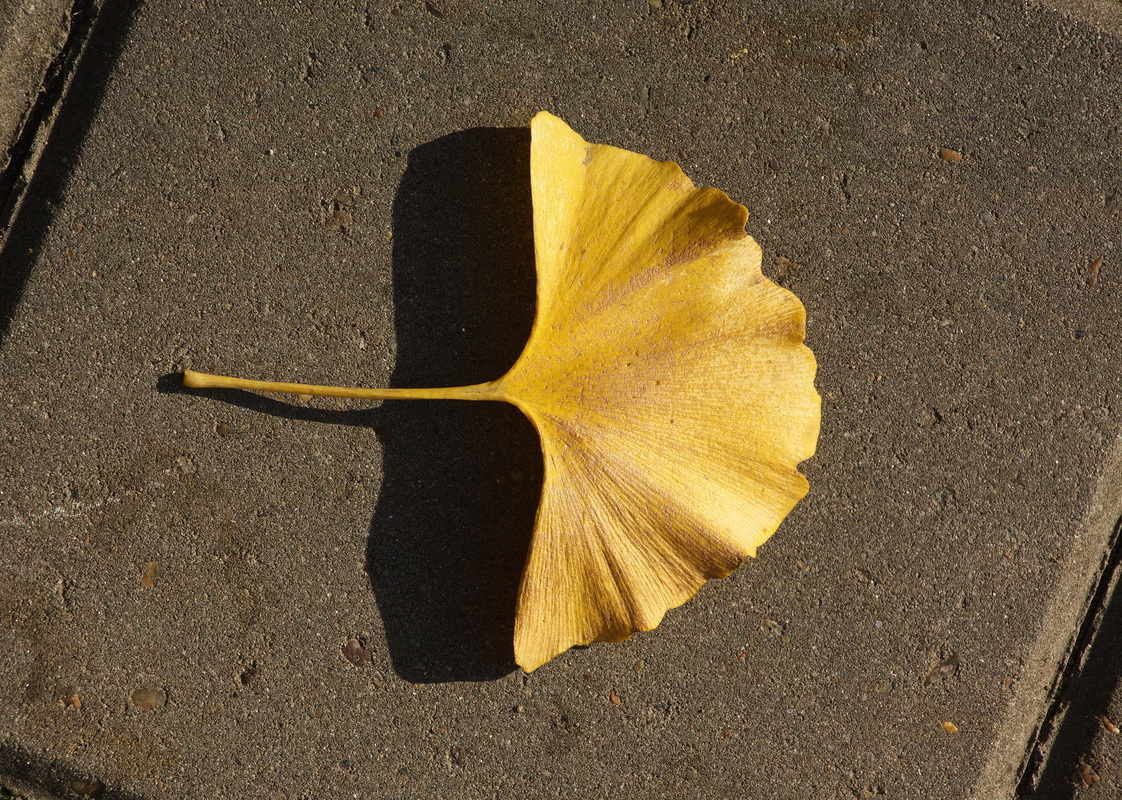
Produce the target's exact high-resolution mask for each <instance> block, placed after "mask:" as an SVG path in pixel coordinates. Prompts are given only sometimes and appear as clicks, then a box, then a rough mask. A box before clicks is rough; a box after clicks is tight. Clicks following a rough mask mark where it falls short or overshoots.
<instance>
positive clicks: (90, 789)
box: [70, 778, 105, 797]
mask: <svg viewBox="0 0 1122 800" xmlns="http://www.w3.org/2000/svg"><path fill="white" fill-rule="evenodd" d="M70 788H71V789H73V790H74V794H77V795H81V796H82V797H94V796H96V795H99V794H101V793H102V792H103V791H105V784H104V783H102V782H101V781H97V780H94V781H87V780H84V779H81V778H78V779H75V780H72V781H70Z"/></svg>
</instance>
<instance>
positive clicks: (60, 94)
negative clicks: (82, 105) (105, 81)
mask: <svg viewBox="0 0 1122 800" xmlns="http://www.w3.org/2000/svg"><path fill="white" fill-rule="evenodd" d="M102 6H103V2H99V0H74V4H73V5H72V6H71V8H70V11H69V13H68V15H67V20H66V21H67V24H68V26H69V27H68V30H67V31H66V34H65V37H64V41H63V44H62V46H61V47H60V48H59V49H58V51H57V52H56V53H55V56H54V58H53V59H52V60H51V62H50V64H49V65H48V66H47V68H46V70H45V71H44V73H43V76H42V79H41V81H40V83H39V87H38V90H37V92H36V97H35V102H34V103H33V104H32V106H31V108H30V109H29V110H28V111H27V113H26V114H25V115H24V118H23V120H22V125H21V127H20V130H19V132H18V133H17V134H16V136H15V141H14V142H13V144H12V146H11V148H10V149H9V150H8V152H7V153H6V154H5V161H4V164H5V166H4V169H3V170H2V171H0V249H2V248H3V245H4V242H5V241H6V239H7V236H8V233H9V231H10V228H11V225H12V222H13V221H14V220H15V219H16V217H17V215H18V214H19V208H20V205H21V203H22V200H23V196H24V194H25V193H26V190H27V187H28V186H29V185H30V184H31V178H32V176H33V175H34V174H35V169H36V166H37V165H38V162H39V157H40V156H41V155H42V153H43V150H44V149H45V148H46V145H47V141H48V140H49V139H50V134H51V130H52V128H54V122H55V119H56V118H57V116H58V112H59V109H60V108H61V107H62V104H63V101H64V99H65V97H66V94H67V92H68V90H69V88H70V83H71V81H72V79H73V77H74V74H75V72H76V69H77V66H78V63H79V61H80V60H81V56H82V53H83V52H84V51H85V48H86V44H87V43H88V42H89V39H90V34H91V32H92V31H93V28H94V25H95V24H96V22H97V19H98V17H99V16H100V11H101V8H102Z"/></svg>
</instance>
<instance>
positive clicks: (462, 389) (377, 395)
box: [183, 369, 506, 400]
mask: <svg viewBox="0 0 1122 800" xmlns="http://www.w3.org/2000/svg"><path fill="white" fill-rule="evenodd" d="M183 385H184V386H186V387H188V388H190V389H245V390H248V391H251V392H277V393H280V394H300V395H316V396H320V397H353V398H357V399H360V400H504V399H506V398H504V397H503V396H502V394H501V393H499V392H498V391H497V390H496V386H495V383H494V382H492V383H478V384H475V385H473V386H450V387H446V388H440V389H363V388H359V387H355V386H317V385H315V384H310V383H282V382H278V381H251V380H246V379H245V378H230V377H227V376H225V375H211V374H209V373H206V372H195V371H194V370H191V369H188V370H184V371H183Z"/></svg>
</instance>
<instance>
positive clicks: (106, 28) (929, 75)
mask: <svg viewBox="0 0 1122 800" xmlns="http://www.w3.org/2000/svg"><path fill="white" fill-rule="evenodd" d="M105 14H106V17H105V19H106V20H107V22H106V23H105V24H104V25H100V26H99V27H97V28H95V30H94V33H93V37H94V39H93V40H92V41H91V45H90V48H91V49H90V51H89V53H88V55H89V60H88V61H84V62H83V65H82V67H81V70H82V72H80V74H79V75H78V76H77V78H76V79H75V84H74V86H75V88H74V89H73V90H72V91H73V92H75V94H74V96H73V97H72V98H68V101H67V102H68V106H65V107H64V108H63V109H62V112H61V116H60V118H59V123H58V124H59V126H60V127H59V129H58V131H57V133H56V135H55V137H54V139H53V141H52V144H51V146H50V147H49V148H48V150H47V151H46V153H45V154H44V157H43V159H42V161H41V162H40V164H39V167H38V170H37V173H36V181H35V183H34V184H33V185H32V186H31V187H30V189H29V192H28V194H27V197H26V199H25V202H24V205H23V207H22V210H21V213H20V215H19V217H17V219H16V220H15V224H14V227H13V232H12V235H11V237H10V238H9V240H8V242H7V244H6V246H5V249H4V251H3V254H2V256H0V258H2V259H3V262H2V266H0V275H3V276H4V277H3V278H2V280H3V281H5V283H4V284H3V289H2V291H3V295H4V297H5V298H7V299H6V301H5V303H4V304H0V307H2V308H5V309H8V310H10V312H11V313H10V319H7V318H5V319H4V320H3V333H2V334H0V335H2V337H3V338H2V340H0V384H2V386H3V391H2V393H0V403H2V407H0V453H2V454H3V455H2V457H0V490H2V492H3V493H2V494H0V526H2V530H3V536H4V541H5V546H4V548H3V550H2V553H3V557H2V558H0V582H2V584H3V585H4V586H5V592H4V593H3V594H2V595H0V619H2V620H3V624H2V625H0V629H2V631H0V654H2V656H0V708H2V709H3V713H0V756H2V757H3V759H4V761H3V764H4V765H5V768H6V769H8V770H9V771H11V770H12V769H18V770H19V771H20V772H21V774H23V775H24V776H27V777H30V778H33V779H35V780H38V781H39V782H40V783H41V784H43V785H44V786H45V788H47V789H50V790H52V791H56V792H71V793H73V792H74V791H75V781H77V782H79V785H78V786H77V788H78V789H82V790H92V789H97V790H99V791H100V793H101V796H103V797H136V798H148V797H169V798H179V797H182V798H187V797H199V796H214V797H226V796H230V797H235V796H236V797H244V798H258V797H260V798H265V797H270V798H272V797H286V798H287V797H291V798H294V800H295V798H300V797H308V798H312V797H343V796H354V797H378V798H382V797H385V798H422V797H431V798H459V797H464V798H476V797H494V798H522V797H528V796H531V797H572V798H596V797H605V798H631V797H634V798H638V797H683V798H685V797H689V798H693V797H707V798H733V797H736V798H745V797H751V798H806V797H845V798H850V797H873V796H885V797H899V798H913V797H922V798H958V797H965V796H971V795H973V796H978V797H981V796H992V795H985V794H984V792H988V791H991V789H992V787H994V786H998V785H1000V784H1001V781H1002V780H1004V779H1005V778H1004V777H1003V776H1002V774H1001V773H1002V770H1001V769H997V768H995V767H994V766H993V764H992V758H993V754H994V753H995V752H996V751H995V748H996V747H998V745H999V744H1000V743H1002V742H1006V744H1007V743H1008V741H1013V742H1014V743H1016V741H1017V736H1018V735H1020V734H1019V733H1017V732H1019V731H1023V730H1025V729H1031V723H1032V716H1033V715H1034V714H1035V713H1037V711H1036V709H1037V708H1038V706H1039V703H1040V702H1042V701H1044V700H1045V699H1046V697H1047V692H1048V688H1049V682H1050V680H1051V677H1052V676H1051V675H1049V674H1048V670H1047V669H1046V667H1047V666H1048V663H1049V662H1048V659H1047V658H1044V659H1041V657H1040V653H1042V652H1044V653H1051V652H1054V651H1055V650H1056V647H1057V645H1056V643H1057V642H1060V643H1062V642H1065V641H1066V640H1067V638H1068V637H1069V636H1070V634H1071V630H1069V629H1068V628H1067V627H1065V626H1070V625H1073V624H1075V623H1076V622H1077V621H1078V617H1077V614H1078V612H1079V609H1080V608H1081V607H1082V603H1083V600H1084V595H1085V593H1086V591H1087V589H1088V586H1087V585H1085V579H1086V575H1087V571H1086V569H1084V562H1085V560H1086V558H1087V557H1088V555H1089V554H1094V553H1095V548H1096V547H1101V545H1102V542H1097V541H1095V540H1094V536H1092V535H1090V534H1088V530H1089V528H1088V527H1087V523H1086V521H1087V517H1088V514H1089V509H1090V506H1091V501H1092V497H1093V496H1094V493H1095V491H1096V487H1097V485H1098V483H1099V478H1100V474H1101V473H1102V469H1103V468H1102V465H1103V464H1104V463H1106V460H1107V458H1108V456H1109V454H1110V453H1111V451H1112V448H1114V447H1115V442H1116V439H1117V437H1118V434H1119V429H1120V424H1119V420H1120V417H1119V406H1118V403H1119V400H1118V398H1119V389H1120V384H1122V370H1119V369H1118V365H1119V364H1120V363H1122V341H1120V339H1119V336H1118V333H1117V310H1118V308H1119V303H1120V301H1122V272H1120V267H1119V265H1118V263H1116V261H1115V259H1116V258H1117V256H1116V255H1115V254H1116V253H1118V252H1119V248H1122V225H1120V222H1119V218H1118V209H1119V203H1120V202H1122V200H1120V198H1122V195H1120V191H1122V169H1120V167H1119V165H1120V164H1122V137H1119V136H1118V130H1117V125H1118V122H1117V121H1118V120H1119V119H1122V114H1120V112H1122V92H1120V91H1119V83H1120V79H1122V61H1120V45H1119V43H1118V42H1117V41H1115V40H1114V39H1112V38H1110V36H1109V35H1108V34H1106V33H1104V32H1102V31H1100V30H1097V29H1095V28H1094V27H1091V26H1087V25H1084V24H1082V23H1080V22H1078V21H1073V20H1072V19H1071V18H1069V17H1065V16H1063V15H1061V14H1059V13H1056V12H1054V11H1051V10H1048V9H1044V8H1039V7H1036V6H1025V5H1024V4H1022V3H1021V2H976V1H975V0H957V1H955V0H952V1H951V2H947V3H940V4H930V5H928V4H919V3H916V4H910V5H909V7H908V8H901V7H899V5H898V4H895V3H880V2H857V3H853V2H814V3H807V4H805V5H804V6H802V7H792V5H791V4H789V3H782V2H778V0H776V1H775V2H760V3H752V4H748V5H743V4H729V3H719V2H706V0H697V1H696V2H692V3H686V2H678V1H677V0H661V2H659V1H658V0H653V1H652V2H648V0H642V1H641V2H634V1H632V2H625V3H617V2H611V3H607V2H605V3H594V4H560V3H546V2H536V3H530V4H527V3H516V2H491V3H486V2H467V1H466V0H464V1H463V2H452V0H431V2H383V3H347V2H340V3H335V4H331V5H330V6H328V5H302V4H296V3H292V4H251V3H206V2H199V3H190V4H180V3H168V2H151V3H146V4H144V5H142V6H138V7H137V8H136V9H135V10H134V9H133V7H132V6H130V5H123V6H122V5H118V4H114V3H109V4H107V5H106V11H105ZM542 108H545V109H548V110H550V111H553V112H554V113H557V114H559V115H560V116H562V117H563V118H565V119H566V120H567V121H568V122H569V123H570V124H571V125H573V127H574V128H575V129H576V130H577V131H578V132H580V133H581V134H582V135H584V136H585V137H586V138H587V139H589V140H591V141H603V142H609V143H611V144H615V145H619V146H622V147H626V148H629V149H632V150H636V151H639V152H643V153H647V154H649V155H651V156H653V157H656V158H660V159H673V160H676V161H679V162H680V163H681V164H682V165H683V167H684V169H685V170H686V172H687V174H688V175H690V176H691V178H693V179H694V181H695V182H696V183H698V184H699V185H712V186H717V187H719V188H721V189H723V190H725V191H726V192H728V193H729V194H730V196H732V197H733V199H735V200H737V201H739V202H742V203H744V204H745V205H746V206H747V207H748V208H749V209H750V211H751V212H752V217H751V219H750V220H749V223H748V231H749V233H751V234H752V235H753V236H755V237H756V238H757V239H758V240H759V242H760V243H761V245H762V246H763V249H764V252H765V267H766V269H767V270H768V271H769V273H770V274H771V275H773V276H774V277H776V278H777V279H779V280H781V281H782V282H784V283H785V284H786V285H787V286H789V287H790V288H792V289H793V290H794V291H795V292H796V293H798V295H799V296H800V297H801V299H802V300H803V301H804V303H805V304H806V306H807V309H808V313H809V323H808V344H809V345H810V346H811V348H812V349H813V350H814V351H815V353H816V355H817V356H818V359H819V365H820V371H819V378H818V387H819V390H820V391H821V393H822V395H823V398H824V408H823V431H822V438H821V442H820V447H819V452H818V454H817V455H816V456H815V458H814V459H813V460H812V461H810V462H809V463H808V464H807V465H806V466H805V470H806V472H807V474H808V476H809V478H810V482H811V487H812V488H811V494H810V495H809V496H808V498H807V499H806V500H805V501H804V502H803V503H802V504H800V506H799V507H798V508H797V509H796V511H795V512H794V513H793V514H792V516H791V517H790V518H789V519H788V521H787V522H786V523H785V524H784V525H783V526H782V527H781V528H780V530H779V532H778V533H777V534H776V536H775V537H774V538H773V539H772V540H771V541H770V542H769V543H768V544H767V545H766V546H765V547H764V548H762V549H761V552H760V558H759V559H758V560H756V561H754V562H752V563H749V564H746V565H745V566H744V567H743V568H742V569H741V570H740V571H739V572H737V573H736V574H734V575H733V576H732V577H730V578H729V579H727V580H724V581H718V582H715V583H712V584H710V585H709V586H707V587H706V588H705V589H704V590H703V591H702V592H701V593H700V594H699V595H698V597H697V598H695V599H694V600H693V601H691V602H690V603H688V604H687V605H686V606H684V607H682V608H681V609H678V610H676V611H674V612H671V613H670V614H669V615H668V616H667V618H666V620H665V622H664V623H663V624H662V626H661V627H659V628H658V629H657V630H656V631H653V632H650V633H646V634H642V635H639V636H636V637H633V638H632V639H631V640H630V641H628V642H626V643H623V644H615V645H598V646H594V647H590V648H586V649H579V650H575V651H572V652H570V653H568V654H566V655H564V656H562V657H560V658H558V659H557V660H556V661H554V662H552V663H550V664H549V665H547V666H546V667H544V668H543V669H541V670H539V671H538V672H536V673H534V674H533V675H530V676H526V675H523V674H521V673H520V672H518V671H516V670H515V669H514V668H513V665H512V664H511V653H510V644H509V635H510V629H511V625H512V620H511V614H512V611H513V592H514V587H515V584H516V581H517V575H518V569H519V566H520V562H521V558H522V555H523V553H524V550H525V544H526V537H527V535H528V533H529V526H530V523H531V521H532V517H533V510H534V507H535V503H536V495H537V491H538V488H539V485H538V481H539V480H540V466H539V456H538V453H537V450H536V447H537V445H536V442H535V439H534V435H533V431H532V430H531V429H530V427H529V425H528V423H526V422H525V421H524V420H522V419H521V418H520V417H519V415H518V414H517V412H515V411H513V410H512V409H503V408H498V407H491V406H490V405H487V404H484V405H485V407H477V406H476V405H474V404H464V405H463V406H461V405H455V404H408V405H389V404H387V405H385V406H383V407H373V408H364V407H362V405H361V404H354V403H351V404H345V403H342V402H340V403H335V402H326V401H324V402H320V401H316V402H314V403H309V404H306V405H305V404H301V403H299V401H296V402H295V403H293V404H287V403H281V402H278V401H275V400H272V399H269V398H254V397H250V396H248V395H239V394H236V393H228V394H217V395H215V394H204V393H198V394H184V393H176V392H174V391H171V389H173V388H174V386H173V384H174V382H173V381H170V380H167V379H166V378H165V376H167V375H168V374H169V373H172V372H174V371H176V370H180V369H182V368H185V367H192V368H196V369H202V370H207V371H220V372H221V371H225V372H232V373H237V374H241V375H245V376H247V377H268V378H277V379H302V380H307V381H314V382H323V383H330V382H337V383H361V384H368V385H374V386H377V385H386V384H387V383H388V384H393V385H424V384H453V383H462V382H467V381H473V380H485V379H489V378H493V377H497V376H498V375H499V374H501V372H502V371H503V370H505V368H506V367H507V366H508V365H509V364H510V363H511V362H512V361H513V359H514V357H515V356H516V355H517V353H518V351H519V348H520V345H521V343H522V342H523V341H524V339H525V335H526V333H527V331H528V328H529V324H530V321H531V317H532V313H533V275H532V247H531V242H530V239H529V238H528V237H529V229H528V224H529V219H530V217H529V194H528V183H527V180H528V174H527V157H528V134H527V131H526V129H525V126H526V125H527V124H528V122H529V119H530V117H531V116H532V115H533V113H535V112H536V111H538V110H539V109H542ZM942 149H946V150H947V151H954V153H953V154H952V153H950V152H947V153H944V154H943V156H941V155H940V152H941V150H942ZM1099 259H1102V260H1101V262H1100V261H1099ZM1096 265H1097V266H1096ZM17 296H18V298H19V299H18V302H14V299H15V298H16V297H17ZM1116 500H1117V498H1107V501H1106V502H1107V504H1108V505H1109V504H1110V503H1112V502H1114V501H1116ZM1072 576H1074V577H1072ZM1060 649H1062V647H1061V648H1060ZM1028 665H1034V666H1032V668H1031V669H1030V668H1029V666H1028ZM613 692H614V693H615V696H616V698H618V699H619V700H620V702H619V703H614V702H612V699H611V693H613ZM947 722H950V723H953V726H954V727H955V728H956V732H954V733H950V732H948V730H947V729H946V728H945V727H944V723H947ZM1011 731H1012V732H1013V733H1010V732H1011ZM1010 737H1012V738H1010ZM1013 750H1014V751H1015V748H1013ZM1011 752H1012V751H1011ZM1003 763H1004V762H1003ZM1013 768H1014V767H1010V769H1011V770H1012V769H1013ZM995 769H996V771H995ZM995 775H996V776H997V777H994V776H995ZM52 776H54V777H52ZM983 776H989V777H984V778H983ZM983 779H984V780H987V781H990V783H988V784H985V787H986V788H978V787H979V784H978V782H979V781H980V780H983ZM83 781H84V782H85V783H81V782H83ZM95 782H96V783H95Z"/></svg>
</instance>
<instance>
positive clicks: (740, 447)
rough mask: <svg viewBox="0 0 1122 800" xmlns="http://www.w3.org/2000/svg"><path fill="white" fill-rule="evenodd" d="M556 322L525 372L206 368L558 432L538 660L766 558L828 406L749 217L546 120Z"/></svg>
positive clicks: (526, 645)
mask: <svg viewBox="0 0 1122 800" xmlns="http://www.w3.org/2000/svg"><path fill="white" fill-rule="evenodd" d="M531 132H532V138H531V154H530V181H531V189H532V193H533V204H534V249H535V253H536V260H537V277H538V290H537V293H538V298H537V316H536V318H535V321H534V326H533V329H532V331H531V333H530V339H529V341H528V342H527V344H526V347H525V349H524V350H523V352H522V354H521V356H519V358H518V360H517V362H516V363H515V364H514V366H513V367H512V368H511V369H510V371H509V372H508V373H507V374H506V375H504V376H503V377H501V378H499V379H498V380H496V381H492V382H491V383H485V384H478V385H475V386H463V387H454V388H447V389H352V388H341V387H330V386H313V385H307V384H285V383H273V382H264V381H245V380H241V379H237V378H225V377H219V376H212V375H206V374H203V373H197V372H192V371H188V372H187V373H185V375H184V384H185V385H187V386H192V387H199V388H205V387H233V388H243V389H255V390H261V391H280V392H291V393H297V394H318V395H333V396H342V397H361V398H373V399H394V398H421V399H423V398H433V399H465V400H503V401H506V402H510V403H513V404H514V405H516V406H518V408H520V409H521V410H522V411H523V413H524V414H525V415H526V416H527V417H529V419H530V420H531V421H532V422H533V424H534V426H535V427H536V428H537V430H538V434H539V436H540V437H541V444H542V451H543V457H544V462H545V469H544V478H543V484H542V494H541V502H540V505H539V508H538V513H537V519H536V521H535V523H534V532H533V536H532V539H531V543H530V549H529V554H528V556H527V560H526V566H525V570H524V572H523V575H522V584H521V588H520V590H519V597H518V607H517V610H516V616H515V633H514V653H515V660H516V661H517V662H518V664H519V665H520V666H521V667H522V668H523V669H525V670H527V671H532V670H534V669H537V668H538V667H539V666H541V665H542V664H544V663H545V662H546V661H549V660H550V659H551V658H553V657H554V656H556V655H558V654H559V653H562V652H564V651H565V650H567V649H569V648H570V647H573V646H574V645H579V644H588V643H590V642H596V641H618V640H621V639H625V638H627V637H628V636H630V635H631V634H632V633H633V632H635V631H641V630H649V629H651V628H654V627H655V626H656V625H658V624H659V622H660V621H661V620H662V617H663V615H664V614H665V613H666V611H667V610H668V609H671V608H674V607H676V606H678V605H681V604H682V603H684V602H685V601H686V600H688V599H689V598H690V597H692V596H693V595H694V594H695V593H696V592H697V590H698V589H699V588H700V587H701V586H702V585H703V584H704V583H705V581H706V580H708V579H710V578H720V577H724V576H725V575H728V574H729V573H730V572H732V571H733V570H734V569H736V568H737V566H739V565H740V563H741V562H742V561H743V559H744V558H745V557H747V556H753V555H755V553H756V548H757V547H758V546H759V545H760V544H761V543H763V542H764V541H765V540H766V539H767V538H768V537H769V536H771V534H772V533H773V532H774V531H775V529H776V528H777V527H778V526H779V523H780V522H781V521H782V520H783V518H784V517H785V516H786V515H787V514H788V513H789V512H790V511H791V509H792V508H793V507H794V505H795V504H796V503H797V502H798V501H799V500H800V499H801V498H802V497H803V496H804V495H805V494H806V492H807V482H806V479H805V478H804V477H803V476H802V475H801V474H800V473H799V472H798V470H797V465H798V463H799V462H800V461H803V460H804V459H807V458H809V457H810V456H811V455H813V454H814V449H815V444H816V442H817V439H818V428H819V415H820V400H819V397H818V394H817V393H816V392H815V390H814V371H815V362H814V356H813V355H812V353H811V352H810V350H809V349H808V348H807V347H806V346H805V345H804V344H803V337H804V327H805V317H806V315H805V312H804V310H803V307H802V304H801V303H800V302H799V301H798V299H797V298H796V297H795V296H794V295H793V294H792V293H791V292H789V291H787V290H786V289H783V288H781V287H779V286H777V285H775V284H774V283H772V282H771V281H769V280H768V279H767V278H765V277H764V275H763V273H762V272H761V270H760V248H759V246H758V245H757V244H756V242H755V241H754V240H753V239H752V238H751V237H750V236H748V235H747V233H745V230H744V225H745V222H746V220H747V218H748V212H747V210H746V209H745V208H744V207H743V206H741V205H738V204H736V203H734V202H733V201H731V200H730V199H729V198H728V197H727V196H726V195H725V194H724V193H723V192H721V191H719V190H717V189H698V188H695V187H694V185H693V184H692V183H691V182H690V180H689V179H688V178H687V177H686V176H685V175H684V174H683V173H682V170H681V169H680V168H679V167H678V166H677V165H676V164H673V163H669V162H657V161H653V160H651V159H649V158H647V157H646V156H642V155H639V154H637V153H632V152H629V151H627V150H621V149H619V148H616V147H610V146H607V145H599V144H589V143H588V142H586V141H585V140H584V139H582V138H581V137H580V136H579V135H578V134H576V133H575V132H573V131H572V130H571V129H570V128H569V127H568V126H567V125H566V124H565V123H564V122H562V121H561V120H560V119H558V118H557V117H555V116H553V115H551V114H548V113H546V112H542V113H540V114H538V115H537V116H536V117H535V118H534V120H533V122H532V124H531Z"/></svg>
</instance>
